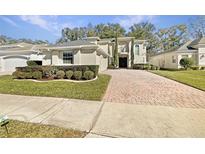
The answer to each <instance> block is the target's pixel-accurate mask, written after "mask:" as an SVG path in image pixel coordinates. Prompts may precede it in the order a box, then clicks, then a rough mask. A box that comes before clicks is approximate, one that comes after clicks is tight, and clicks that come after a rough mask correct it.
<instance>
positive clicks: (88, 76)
mask: <svg viewBox="0 0 205 154" xmlns="http://www.w3.org/2000/svg"><path fill="white" fill-rule="evenodd" d="M83 77H84V78H85V79H86V80H90V79H93V78H94V73H93V72H92V71H85V72H84V74H83Z"/></svg>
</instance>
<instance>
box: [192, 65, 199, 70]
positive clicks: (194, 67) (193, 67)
mask: <svg viewBox="0 0 205 154" xmlns="http://www.w3.org/2000/svg"><path fill="white" fill-rule="evenodd" d="M191 69H192V70H199V69H200V67H199V66H191Z"/></svg>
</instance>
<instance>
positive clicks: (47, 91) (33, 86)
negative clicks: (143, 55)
mask: <svg viewBox="0 0 205 154" xmlns="http://www.w3.org/2000/svg"><path fill="white" fill-rule="evenodd" d="M110 78H111V77H110V76H109V75H105V74H99V75H98V78H97V79H96V80H94V81H90V82H83V83H73V82H65V81H55V80H53V81H52V82H33V81H27V80H22V81H17V80H14V79H13V77H12V76H10V75H6V76H0V93H4V94H16V95H28V96H49V97H62V98H73V99H84V100H101V99H102V97H103V96H104V94H105V91H106V89H107V86H108V83H109V80H110Z"/></svg>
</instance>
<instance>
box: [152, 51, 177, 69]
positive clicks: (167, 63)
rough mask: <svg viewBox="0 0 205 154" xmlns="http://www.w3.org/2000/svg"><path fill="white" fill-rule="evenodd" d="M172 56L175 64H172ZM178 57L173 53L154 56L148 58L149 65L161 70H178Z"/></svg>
mask: <svg viewBox="0 0 205 154" xmlns="http://www.w3.org/2000/svg"><path fill="white" fill-rule="evenodd" d="M172 56H174V58H175V59H176V62H175V63H173V62H172ZM177 59H178V57H177V54H176V52H175V51H173V52H169V53H164V54H160V55H156V56H153V57H151V58H150V63H151V64H152V65H155V66H159V67H161V68H178V60H177Z"/></svg>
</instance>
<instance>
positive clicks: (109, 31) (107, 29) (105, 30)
mask: <svg viewBox="0 0 205 154" xmlns="http://www.w3.org/2000/svg"><path fill="white" fill-rule="evenodd" d="M116 31H117V32H118V36H125V32H126V31H125V29H124V28H123V27H122V26H120V24H113V23H108V24H98V25H96V26H95V32H96V35H97V36H99V37H100V38H102V39H103V38H115V35H116Z"/></svg>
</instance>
